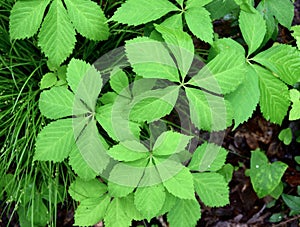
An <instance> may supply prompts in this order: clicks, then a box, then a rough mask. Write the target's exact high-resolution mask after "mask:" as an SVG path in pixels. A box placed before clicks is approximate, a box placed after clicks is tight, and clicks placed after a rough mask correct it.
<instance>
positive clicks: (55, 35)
mask: <svg viewBox="0 0 300 227" xmlns="http://www.w3.org/2000/svg"><path fill="white" fill-rule="evenodd" d="M75 34H76V33H75V30H74V28H73V25H72V23H71V21H70V19H69V16H68V14H67V11H66V9H65V8H64V6H63V4H62V2H61V1H60V0H53V2H52V3H51V6H50V9H49V11H48V13H47V15H46V17H45V19H44V22H43V24H42V27H41V30H40V33H39V46H40V47H41V49H42V51H43V52H44V53H45V55H46V57H48V59H49V62H50V65H51V66H53V67H54V68H55V67H58V66H59V65H60V64H61V63H62V62H63V61H64V60H65V59H66V58H67V57H68V56H69V55H70V54H71V53H72V51H73V48H74V46H75V42H76V38H75ZM61 37H64V38H63V39H62V38H61Z"/></svg>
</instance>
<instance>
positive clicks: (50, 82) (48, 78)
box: [40, 73, 57, 89]
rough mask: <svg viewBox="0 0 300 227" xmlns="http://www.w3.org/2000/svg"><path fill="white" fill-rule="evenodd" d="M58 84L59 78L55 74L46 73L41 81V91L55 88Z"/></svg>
mask: <svg viewBox="0 0 300 227" xmlns="http://www.w3.org/2000/svg"><path fill="white" fill-rule="evenodd" d="M56 82H57V77H56V74H55V73H46V74H45V75H44V76H43V77H42V79H41V84H40V89H46V88H50V87H53V86H54V85H55V84H56Z"/></svg>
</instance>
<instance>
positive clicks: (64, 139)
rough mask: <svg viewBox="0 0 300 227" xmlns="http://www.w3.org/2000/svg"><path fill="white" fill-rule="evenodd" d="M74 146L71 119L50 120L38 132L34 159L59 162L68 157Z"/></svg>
mask: <svg viewBox="0 0 300 227" xmlns="http://www.w3.org/2000/svg"><path fill="white" fill-rule="evenodd" d="M74 146H76V145H75V138H74V129H73V125H72V119H63V120H58V121H55V122H52V123H50V124H48V125H47V126H46V127H44V128H43V129H42V131H41V132H40V133H39V134H38V137H37V140H36V148H35V154H34V160H39V161H53V162H61V161H63V160H64V159H65V158H67V157H68V155H69V153H70V151H71V150H72V149H74Z"/></svg>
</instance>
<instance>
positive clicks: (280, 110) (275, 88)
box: [253, 65, 290, 124]
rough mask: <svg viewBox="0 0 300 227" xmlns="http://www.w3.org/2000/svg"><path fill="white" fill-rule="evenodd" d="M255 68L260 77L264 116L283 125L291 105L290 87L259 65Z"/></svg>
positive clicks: (261, 102)
mask: <svg viewBox="0 0 300 227" xmlns="http://www.w3.org/2000/svg"><path fill="white" fill-rule="evenodd" d="M253 68H254V69H255V71H256V72H257V74H258V76H259V87H260V101H259V105H260V109H261V111H262V113H263V116H264V117H265V118H266V119H267V120H270V121H272V122H274V123H277V124H281V122H282V120H283V118H284V117H285V115H286V114H287V111H288V107H289V105H290V101H289V91H288V87H287V86H286V85H285V84H284V83H283V82H282V81H280V80H279V79H278V78H276V77H275V76H274V75H273V74H272V72H270V71H269V70H266V69H264V68H262V67H260V66H257V65H253Z"/></svg>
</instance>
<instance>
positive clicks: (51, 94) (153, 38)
mask: <svg viewBox="0 0 300 227" xmlns="http://www.w3.org/2000/svg"><path fill="white" fill-rule="evenodd" d="M174 3H175V4H174ZM220 6H224V10H223V11H222V12H221V11H220ZM292 10H293V5H292V3H291V2H290V1H289V0H284V1H280V2H279V1H271V0H262V1H260V3H259V4H258V5H257V7H254V1H252V0H216V1H212V0H187V1H183V0H176V2H175V1H173V2H172V3H171V2H170V1H168V0H159V1H157V0H150V1H149V0H147V1H146V0H127V1H125V2H124V3H123V4H121V5H120V7H119V8H118V9H117V10H116V11H115V12H114V15H111V17H110V19H109V20H108V22H110V23H111V22H117V23H119V24H126V25H129V26H140V25H144V24H147V25H146V26H149V24H150V25H151V26H152V30H151V32H149V34H148V35H146V33H145V35H144V36H139V37H135V38H132V39H129V40H125V47H124V55H125V56H126V59H127V60H128V64H129V66H130V70H129V72H128V69H127V68H126V69H123V68H122V67H119V66H115V67H114V68H113V69H111V71H110V77H109V80H108V84H105V83H106V79H105V78H104V73H102V72H101V70H102V69H101V68H96V67H95V66H92V65H90V64H88V63H86V62H84V61H82V60H79V59H75V58H72V59H71V60H70V61H69V62H68V63H67V64H66V65H62V66H61V64H62V63H63V62H64V61H65V60H66V59H67V57H69V56H70V55H71V53H72V51H73V49H74V47H75V43H76V37H75V36H76V32H77V33H79V34H80V35H82V36H84V37H86V38H88V39H91V40H95V41H100V40H106V39H107V38H108V36H109V27H108V22H107V20H106V17H105V15H104V13H103V11H102V9H101V7H100V6H99V5H97V4H96V2H94V1H91V0H87V1H84V0H63V1H62V0H52V1H50V0H41V1H35V0H28V1H17V2H16V3H15V5H14V7H13V9H12V11H11V16H10V35H11V39H24V38H28V37H31V36H33V35H35V34H37V36H38V46H39V47H40V48H41V50H42V52H44V53H45V55H46V56H47V58H48V66H49V68H50V70H53V71H54V72H50V73H47V74H45V75H44V77H43V78H42V80H41V89H43V91H42V92H41V95H40V99H39V109H40V111H41V113H42V115H43V116H45V117H46V118H48V119H50V120H51V122H50V123H49V124H48V125H46V126H45V127H44V128H43V129H42V131H41V132H40V133H39V135H38V137H37V140H36V151H35V156H34V160H35V161H53V162H62V161H63V160H67V161H68V163H69V164H70V166H71V167H72V169H73V171H74V172H75V174H76V175H77V178H76V180H75V181H74V182H73V183H72V184H71V186H70V188H69V193H70V195H71V197H72V198H73V199H74V200H76V201H78V202H79V206H78V208H77V210H76V212H75V225H80V226H86V225H94V224H96V223H97V222H99V221H104V223H105V226H108V227H109V226H130V225H131V222H132V220H137V221H139V220H144V219H147V220H148V221H150V220H151V219H152V218H154V217H156V216H160V215H163V214H167V220H168V222H169V223H170V225H171V226H185V227H186V226H195V225H196V224H197V221H198V220H199V219H200V218H201V206H200V204H199V202H198V199H200V200H201V201H202V202H203V204H204V205H206V206H210V207H217V206H225V205H226V204H228V203H229V188H228V182H229V181H230V178H231V177H230V174H231V173H232V171H233V170H232V171H231V170H228V168H227V167H228V166H226V165H225V161H226V157H227V154H228V151H227V150H226V149H224V148H222V147H221V146H219V145H217V144H215V143H212V142H211V141H204V142H201V144H200V145H198V144H197V146H196V147H195V149H194V150H192V152H190V150H189V147H190V144H191V143H192V140H193V139H195V135H194V133H192V132H185V133H182V132H178V131H175V130H172V129H170V127H165V128H164V127H162V128H159V129H157V131H155V130H154V128H151V127H152V126H153V125H154V124H155V123H157V122H160V123H161V122H163V121H162V119H164V118H165V117H166V116H168V115H170V114H171V115H172V114H173V113H174V112H175V111H177V110H178V109H179V108H180V107H181V106H180V105H183V104H184V105H186V107H187V113H188V114H187V118H188V121H189V122H190V123H191V124H193V126H195V127H196V128H197V129H199V130H204V131H208V132H215V131H221V130H224V129H226V128H227V127H229V126H231V125H232V124H234V128H236V127H238V126H239V125H240V124H241V123H243V122H245V121H247V120H248V119H249V118H250V117H251V116H252V114H253V112H254V111H255V110H256V108H257V106H259V107H260V110H261V112H262V114H263V116H264V117H265V118H266V119H267V120H270V121H271V122H274V123H277V124H281V123H282V121H283V119H284V118H285V116H286V115H287V112H288V109H289V107H290V105H291V102H292V103H293V105H292V109H291V112H290V119H295V118H299V113H298V112H299V111H298V110H297V106H298V104H299V95H298V93H299V92H298V91H297V90H296V89H290V88H291V87H292V86H294V85H295V84H296V83H297V82H299V79H300V78H299V75H300V72H299V70H300V55H299V50H298V49H297V48H296V47H293V46H291V45H286V44H274V45H273V46H271V47H269V48H265V47H264V46H265V44H266V43H267V42H268V41H269V40H270V39H272V38H274V37H276V34H277V28H278V23H280V24H281V25H283V26H285V27H287V28H288V29H293V31H294V36H295V39H296V40H297V41H298V38H299V36H298V33H299V31H298V30H299V29H298V28H297V27H293V28H291V21H292V16H291V15H292ZM228 13H233V14H236V17H237V22H238V24H239V28H240V30H241V33H242V37H243V40H244V43H242V44H241V43H239V42H237V41H235V40H233V39H231V38H221V39H219V38H217V36H216V35H214V31H213V20H214V19H218V18H220V17H223V16H225V14H228ZM44 14H45V17H44ZM151 26H149V27H151ZM193 36H195V37H196V38H198V39H200V40H202V41H204V42H207V43H208V44H209V45H210V47H211V48H210V50H209V55H208V58H207V61H206V62H205V63H206V64H203V61H202V60H201V59H200V58H199V57H198V56H197V54H195V45H194V42H193V41H194V39H195V38H193ZM107 86H108V87H109V91H107ZM297 92H298V93H297ZM99 129H101V130H99ZM147 130H149V135H148V136H145V131H147ZM145 137H146V139H148V141H147V140H145ZM257 166H258V167H257ZM286 167H287V166H286V165H285V164H283V163H281V162H275V163H273V164H269V163H268V160H267V158H266V157H265V156H264V154H263V153H262V152H260V151H254V152H253V153H252V156H251V168H250V178H251V182H252V185H253V188H254V190H255V191H256V193H257V195H258V196H259V197H264V196H266V195H271V196H273V197H275V198H278V197H279V195H280V194H281V192H282V190H281V189H282V184H281V181H280V180H281V177H282V175H283V173H284V171H285V170H286ZM229 169H230V168H229ZM228 175H229V176H228ZM269 179H271V180H269ZM116 220H117V222H116Z"/></svg>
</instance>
